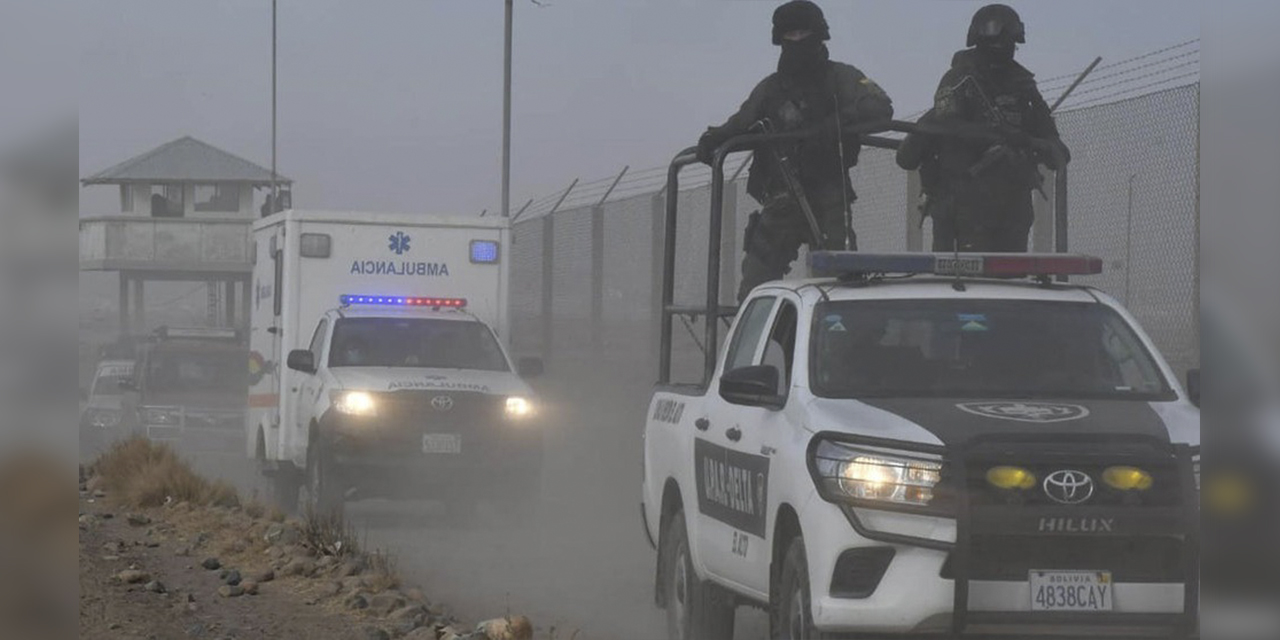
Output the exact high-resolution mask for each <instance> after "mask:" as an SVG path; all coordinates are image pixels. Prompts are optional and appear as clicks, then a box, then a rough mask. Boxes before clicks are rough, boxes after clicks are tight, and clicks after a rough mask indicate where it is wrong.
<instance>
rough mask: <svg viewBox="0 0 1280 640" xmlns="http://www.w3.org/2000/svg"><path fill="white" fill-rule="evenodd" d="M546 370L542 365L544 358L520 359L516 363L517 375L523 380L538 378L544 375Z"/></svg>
mask: <svg viewBox="0 0 1280 640" xmlns="http://www.w3.org/2000/svg"><path fill="white" fill-rule="evenodd" d="M545 371H546V368H545V367H544V366H543V364H542V358H520V360H519V361H517V362H516V373H518V374H520V377H522V378H536V377H538V376H540V375H542V374H543V373H544V372H545Z"/></svg>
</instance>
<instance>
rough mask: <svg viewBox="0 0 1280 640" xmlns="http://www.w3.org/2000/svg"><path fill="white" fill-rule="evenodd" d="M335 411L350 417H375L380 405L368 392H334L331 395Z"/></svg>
mask: <svg viewBox="0 0 1280 640" xmlns="http://www.w3.org/2000/svg"><path fill="white" fill-rule="evenodd" d="M330 400H331V401H332V403H333V409H334V410H335V411H337V412H338V413H345V414H347V415H349V416H373V415H377V414H378V403H377V402H375V401H374V399H373V395H372V394H370V393H368V392H367V391H334V392H333V393H332V394H331V395H330Z"/></svg>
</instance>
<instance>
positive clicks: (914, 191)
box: [906, 171, 924, 251]
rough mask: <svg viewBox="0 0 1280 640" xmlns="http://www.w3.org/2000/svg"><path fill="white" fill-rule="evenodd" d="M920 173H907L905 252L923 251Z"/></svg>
mask: <svg viewBox="0 0 1280 640" xmlns="http://www.w3.org/2000/svg"><path fill="white" fill-rule="evenodd" d="M921 192H922V191H921V188H920V172H919V171H908V172H907V216H906V221H907V251H924V227H923V226H922V225H921V222H923V218H922V217H921V213H922V212H921V211H920V205H921V204H922V202H921Z"/></svg>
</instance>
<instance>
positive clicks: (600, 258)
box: [591, 204, 604, 355]
mask: <svg viewBox="0 0 1280 640" xmlns="http://www.w3.org/2000/svg"><path fill="white" fill-rule="evenodd" d="M603 328H604V205H603V204H597V205H595V206H593V207H591V349H592V351H593V352H595V354H596V355H599V351H600V346H601V344H602V343H603V340H602V339H601V336H602V330H603Z"/></svg>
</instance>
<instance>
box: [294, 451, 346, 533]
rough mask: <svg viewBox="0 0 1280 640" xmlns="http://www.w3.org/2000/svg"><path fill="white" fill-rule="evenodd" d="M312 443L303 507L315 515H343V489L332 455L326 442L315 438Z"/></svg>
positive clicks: (308, 456) (304, 487) (308, 459)
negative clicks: (337, 476) (338, 479)
mask: <svg viewBox="0 0 1280 640" xmlns="http://www.w3.org/2000/svg"><path fill="white" fill-rule="evenodd" d="M311 442H312V444H311V447H310V449H311V450H310V451H309V452H308V453H307V474H306V482H305V483H304V484H303V487H302V488H303V490H304V491H303V498H302V504H303V507H304V509H306V510H308V511H310V512H311V513H315V514H325V515H342V506H343V505H342V503H343V495H342V487H341V485H339V483H338V481H337V478H336V475H335V473H334V470H335V469H334V464H333V457H332V454H331V453H330V452H329V448H328V446H327V445H326V444H325V442H324V440H321V439H319V438H315V439H313V440H312V441H311Z"/></svg>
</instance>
